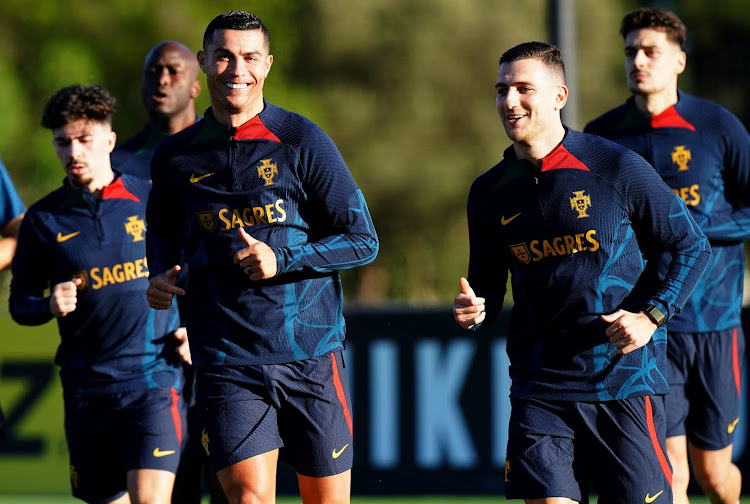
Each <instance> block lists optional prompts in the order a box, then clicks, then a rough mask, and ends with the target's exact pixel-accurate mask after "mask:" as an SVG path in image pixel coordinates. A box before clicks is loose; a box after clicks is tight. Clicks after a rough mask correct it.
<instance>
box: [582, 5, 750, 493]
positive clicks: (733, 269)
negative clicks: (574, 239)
mask: <svg viewBox="0 0 750 504" xmlns="http://www.w3.org/2000/svg"><path fill="white" fill-rule="evenodd" d="M620 34H621V35H622V37H623V39H624V42H625V44H624V45H625V74H626V78H627V81H628V86H629V87H630V90H631V91H632V93H633V96H632V97H631V98H630V99H628V101H627V102H626V103H625V104H624V105H621V106H619V107H617V108H615V109H613V110H610V111H609V112H607V113H605V114H604V115H602V116H601V117H599V118H597V119H595V120H594V121H592V122H591V123H589V125H588V126H586V131H588V132H591V133H594V134H597V135H601V136H603V137H605V138H609V139H611V140H614V141H615V142H617V143H619V144H621V145H623V146H625V147H627V148H629V149H632V150H634V151H635V152H637V153H638V154H640V155H641V156H643V157H644V158H645V159H646V160H647V161H648V162H649V163H651V164H652V165H653V166H654V168H655V169H656V171H657V172H658V173H659V175H661V177H662V178H663V179H664V181H665V182H666V183H667V184H668V185H669V186H670V187H671V188H672V190H673V191H674V192H675V193H676V194H678V195H679V196H680V197H681V198H683V199H684V200H685V204H686V205H687V208H688V210H689V211H690V213H691V215H692V216H693V217H694V218H695V220H696V222H697V223H698V225H700V227H701V229H702V230H703V232H704V233H705V234H706V236H707V237H708V238H709V240H710V241H711V249H712V250H713V253H714V260H713V261H712V263H711V266H710V269H709V270H708V272H707V273H706V275H705V276H704V279H703V280H702V281H701V282H700V283H699V284H698V286H697V287H696V289H695V291H694V292H693V295H692V296H691V297H690V299H689V300H688V302H687V304H686V305H685V309H684V310H683V311H682V312H681V313H679V314H678V315H677V316H676V317H674V318H673V319H672V320H671V321H670V323H669V325H668V326H667V328H668V331H669V338H668V352H667V355H668V357H669V366H670V367H669V388H670V392H669V395H668V396H667V398H666V405H667V451H668V454H669V459H670V461H671V463H672V467H673V468H674V490H675V503H677V504H686V503H687V502H688V496H687V488H688V482H689V479H690V467H689V464H688V460H690V462H692V466H693V470H694V472H695V476H696V479H697V480H698V483H699V484H700V485H701V487H702V488H703V490H704V492H705V493H706V495H708V496H709V497H710V499H711V502H714V503H727V504H734V503H735V502H736V501H737V499H739V496H740V491H741V487H742V477H741V475H740V471H739V468H737V466H735V465H734V464H733V463H732V446H733V445H732V441H733V439H734V430H735V427H736V425H737V422H738V421H739V420H740V417H739V413H740V376H741V374H742V364H743V358H742V356H743V355H744V354H745V337H744V334H743V331H742V325H741V309H742V290H743V278H744V271H745V264H744V263H745V255H744V252H743V240H748V239H750V136H748V133H747V130H746V129H745V127H744V126H743V124H742V123H741V122H740V120H739V119H737V117H735V116H734V115H733V114H731V113H730V112H729V111H727V110H726V109H724V108H723V107H721V106H719V105H717V104H716V103H713V102H710V101H708V100H705V99H701V98H697V97H695V96H691V95H689V94H686V93H683V92H681V91H680V90H679V89H678V87H677V79H678V77H679V76H680V75H681V74H682V72H683V71H684V70H685V65H686V62H687V56H686V54H685V52H684V48H685V42H686V40H687V30H686V28H685V25H684V24H683V23H682V21H681V20H680V18H678V17H677V15H675V14H674V13H673V12H671V11H668V10H666V9H657V8H643V9H638V10H635V11H633V12H630V13H628V14H627V15H626V16H625V17H624V18H623V20H622V24H621V28H620ZM668 263H669V258H668V257H666V256H665V257H662V258H661V275H662V276H664V275H665V274H666V273H667V270H666V266H667V264H668Z"/></svg>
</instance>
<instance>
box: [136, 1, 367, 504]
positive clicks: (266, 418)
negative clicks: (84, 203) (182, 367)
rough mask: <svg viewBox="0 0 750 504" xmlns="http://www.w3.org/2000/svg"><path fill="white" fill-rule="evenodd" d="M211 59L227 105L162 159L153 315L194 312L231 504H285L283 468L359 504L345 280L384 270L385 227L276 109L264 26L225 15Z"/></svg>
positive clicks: (206, 437)
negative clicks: (182, 301) (183, 305)
mask: <svg viewBox="0 0 750 504" xmlns="http://www.w3.org/2000/svg"><path fill="white" fill-rule="evenodd" d="M198 62H199V64H200V67H201V70H203V72H204V73H205V74H206V84H207V87H208V91H209V95H210V99H211V108H209V109H208V110H207V111H206V113H205V115H204V118H203V119H202V120H201V121H198V122H197V123H196V124H194V125H193V126H191V127H189V128H187V129H186V130H184V131H182V132H180V133H177V134H175V135H172V136H171V137H169V138H167V139H165V140H164V141H162V143H161V144H160V146H159V148H158V149H157V151H156V153H155V154H154V158H153V160H152V169H151V172H152V177H153V184H154V188H153V191H152V193H151V197H150V198H149V204H148V213H147V217H148V219H147V220H148V235H147V241H148V251H149V252H148V258H149V264H150V266H151V270H152V275H151V276H152V278H151V286H150V287H149V289H148V292H147V295H148V300H149V303H150V304H151V306H152V307H154V308H157V309H166V308H168V307H170V306H171V305H172V298H173V296H175V295H178V296H183V295H186V296H187V297H188V299H189V302H190V307H191V309H190V310H189V313H188V320H187V325H188V329H189V331H190V341H191V350H192V353H193V361H194V364H195V366H196V383H197V387H196V395H197V399H198V405H199V407H201V408H202V409H203V410H204V415H203V425H204V431H203V446H204V448H205V450H206V453H208V454H209V459H210V460H211V463H212V465H213V467H214V469H216V471H217V474H218V476H219V480H220V481H221V483H222V486H223V488H224V492H225V493H226V495H227V497H228V498H229V501H230V502H233V503H239V502H262V503H270V502H274V501H275V493H276V466H277V460H278V459H279V458H281V459H283V460H286V461H288V462H289V463H290V464H291V465H292V466H293V467H294V469H295V470H296V472H297V475H298V481H299V487H300V493H301V495H302V500H303V501H304V502H312V503H328V504H337V503H348V502H349V500H350V487H351V467H352V460H353V456H352V453H353V446H352V442H353V430H352V429H353V426H352V417H351V400H350V396H349V387H348V383H347V375H346V368H345V365H344V360H343V346H344V318H343V315H342V308H343V299H342V290H341V282H340V278H339V273H338V271H339V270H341V269H347V268H354V267H357V266H361V265H364V264H367V263H369V262H371V261H372V260H374V259H375V256H376V254H377V250H378V240H377V236H376V234H375V229H374V227H373V224H372V219H371V217H370V214H369V211H368V210H367V205H366V203H365V199H364V196H363V195H362V191H361V190H360V189H359V188H358V187H357V185H356V183H355V182H354V179H353V177H352V176H351V173H350V172H349V169H348V168H347V166H346V164H345V162H344V160H343V159H342V157H341V154H340V153H339V151H338V149H337V148H336V146H335V145H334V143H333V141H332V140H331V139H330V138H329V137H328V136H327V135H326V134H325V133H324V132H323V131H322V130H321V129H320V128H319V127H318V126H316V125H315V124H314V123H312V122H311V121H309V120H308V119H305V118H303V117H301V116H299V115H297V114H293V113H291V112H289V111H286V110H284V109H281V108H279V107H276V106H274V105H272V104H270V103H268V102H267V101H265V100H264V98H263V85H264V82H265V79H266V77H267V76H268V73H269V72H270V70H271V65H272V64H273V56H272V55H271V54H270V46H269V37H268V31H267V30H266V27H265V26H264V25H263V23H262V22H261V21H260V19H259V18H258V17H256V16H254V15H253V14H250V13H248V12H243V11H231V12H227V13H224V14H221V15H219V16H217V17H216V18H214V19H213V20H212V21H211V22H210V23H209V25H208V27H207V28H206V32H205V35H204V39H203V50H201V51H199V52H198ZM183 262H185V263H186V264H187V265H188V277H189V281H188V287H187V288H185V289H182V288H180V287H178V286H176V285H175V283H176V281H177V278H178V276H179V274H180V271H181V265H182V264H183Z"/></svg>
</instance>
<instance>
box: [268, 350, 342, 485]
mask: <svg viewBox="0 0 750 504" xmlns="http://www.w3.org/2000/svg"><path fill="white" fill-rule="evenodd" d="M273 383H274V385H275V386H276V387H277V388H278V394H279V396H280V397H282V398H283V400H281V401H280V405H281V406H280V410H279V429H280V432H281V437H282V439H283V441H284V448H282V449H281V452H280V457H281V458H282V459H283V460H284V461H286V462H288V463H290V464H291V465H292V467H294V469H295V470H296V471H297V473H298V474H300V475H303V476H311V477H323V476H333V475H335V474H340V473H343V472H346V471H348V470H349V469H351V468H352V462H353V457H354V446H353V425H352V416H351V398H350V394H349V380H348V377H347V373H346V367H345V365H344V361H343V356H342V353H341V352H334V353H331V354H326V355H321V356H319V357H314V358H311V359H306V360H304V361H299V362H293V363H290V364H283V365H280V366H275V370H274V375H273Z"/></svg>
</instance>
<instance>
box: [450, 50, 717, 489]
mask: <svg viewBox="0 0 750 504" xmlns="http://www.w3.org/2000/svg"><path fill="white" fill-rule="evenodd" d="M495 88H496V90H497V99H496V106H497V111H498V114H499V115H500V119H501V122H502V124H503V126H504V128H505V132H506V134H507V135H508V138H510V140H511V141H512V142H513V145H512V146H511V147H509V148H508V149H507V150H506V151H505V153H504V156H503V157H504V159H503V160H502V161H501V162H500V163H499V164H497V165H496V166H495V167H494V168H492V169H491V170H490V171H488V172H486V173H485V174H483V175H481V176H480V177H479V178H478V179H477V180H476V181H475V182H474V184H473V185H472V187H471V190H470V192H469V201H468V208H467V216H468V224H469V240H470V242H469V243H470V258H469V276H468V280H467V279H465V278H462V279H461V280H460V285H461V293H460V294H458V295H457V296H456V298H455V299H454V308H453V312H454V317H455V318H456V321H457V322H458V323H459V325H460V326H461V327H463V328H464V329H472V330H477V329H479V330H481V329H483V328H484V327H486V326H487V325H488V324H491V323H492V321H493V320H494V319H495V318H496V317H497V315H498V313H499V312H500V310H501V309H502V305H503V298H504V296H505V285H506V280H507V276H508V271H510V273H511V284H512V287H513V301H514V305H513V310H512V312H511V318H510V326H509V329H508V345H507V349H508V356H509V358H510V376H511V391H510V396H511V407H512V409H511V417H510V425H509V434H508V450H507V458H506V467H505V482H506V496H507V497H508V498H522V499H525V500H526V502H527V503H534V504H538V503H550V504H551V503H555V504H562V503H573V502H588V493H589V488H588V485H589V481H593V483H594V484H595V485H596V489H597V492H598V494H599V498H600V500H601V501H602V502H620V503H623V504H626V503H627V504H632V503H634V502H643V501H644V499H645V502H671V470H670V468H669V463H668V462H667V459H666V454H665V446H664V443H665V437H664V422H665V418H664V403H663V401H664V399H663V396H664V394H666V393H667V390H668V387H667V381H666V376H665V375H666V331H665V329H664V327H663V326H664V322H665V321H666V320H667V319H669V318H670V317H672V316H673V315H674V314H675V313H676V312H677V311H679V310H680V308H681V307H682V305H683V303H684V302H685V299H686V298H687V296H688V295H689V293H690V291H691V290H692V289H693V287H694V286H695V284H696V282H697V281H698V279H699V278H700V276H701V275H702V274H703V271H704V270H705V268H706V266H707V264H708V262H709V261H710V250H709V247H708V242H707V240H706V238H705V236H703V235H702V234H701V233H700V230H699V229H698V227H697V226H696V225H695V222H694V221H693V219H692V218H691V217H690V216H689V215H688V214H687V212H686V211H685V205H684V203H683V201H682V200H681V199H680V198H678V197H677V196H675V194H674V193H673V192H672V191H670V190H669V188H668V187H667V186H666V185H665V184H664V183H663V182H662V181H661V180H660V179H659V176H658V175H657V174H656V172H654V170H653V168H651V167H650V166H649V165H648V163H646V162H645V161H643V159H642V158H640V157H639V156H637V155H636V154H635V153H633V152H631V151H629V150H627V149H624V148H622V147H620V146H618V145H617V144H614V143H612V142H609V141H607V140H604V139H601V138H598V137H595V136H593V135H586V134H584V133H579V132H577V131H573V130H571V129H569V128H567V127H565V126H564V125H563V124H562V122H561V118H560V111H561V110H562V108H563V107H564V106H565V103H566V101H567V97H568V89H567V87H566V85H565V67H564V65H563V61H562V57H561V55H560V51H559V50H558V49H557V48H556V47H555V46H552V45H550V44H546V43H543V42H527V43H523V44H520V45H518V46H515V47H513V48H511V49H509V50H508V51H506V52H505V53H504V54H503V55H502V57H501V58H500V69H499V72H498V77H497V82H496V84H495ZM654 249H656V250H658V251H669V252H670V253H671V254H673V256H674V260H673V261H672V263H670V265H669V268H670V275H669V276H668V278H667V279H666V280H664V281H660V280H659V278H658V276H657V274H656V273H657V272H656V270H655V269H654V268H652V267H651V264H652V263H651V261H648V262H647V259H648V257H651V254H652V253H653V250H654ZM644 256H645V257H644ZM657 499H658V500H657Z"/></svg>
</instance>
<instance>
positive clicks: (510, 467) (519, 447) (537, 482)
mask: <svg viewBox="0 0 750 504" xmlns="http://www.w3.org/2000/svg"><path fill="white" fill-rule="evenodd" d="M574 404H575V403H573V402H562V401H541V400H536V399H530V398H517V397H511V412H510V422H509V427H508V449H507V458H506V461H505V493H506V497H507V498H508V499H527V500H531V499H542V498H550V497H566V498H568V499H572V500H574V501H581V499H582V496H586V495H588V488H587V482H588V478H587V476H586V471H585V465H584V464H583V457H582V454H579V453H577V451H578V450H577V446H576V444H577V441H576V432H575V430H576V423H577V421H576V419H575V410H574Z"/></svg>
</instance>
